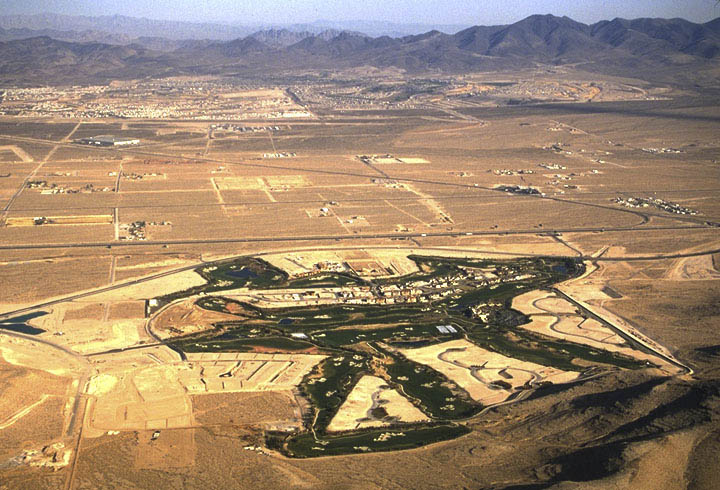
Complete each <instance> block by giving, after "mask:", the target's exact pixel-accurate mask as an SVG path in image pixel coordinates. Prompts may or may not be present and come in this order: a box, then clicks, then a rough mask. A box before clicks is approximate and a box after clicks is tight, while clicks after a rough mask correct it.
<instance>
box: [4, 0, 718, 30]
mask: <svg viewBox="0 0 720 490" xmlns="http://www.w3.org/2000/svg"><path fill="white" fill-rule="evenodd" d="M0 3H1V4H3V7H2V9H1V11H0V13H2V14H32V13H41V12H56V13H65V14H73V15H112V14H122V15H129V16H133V17H148V18H153V19H170V20H188V21H220V22H225V23H239V24H254V23H263V24H285V23H300V22H311V21H314V20H318V19H324V20H385V21H391V22H402V23H422V24H482V25H490V24H506V23H510V22H514V21H517V20H520V19H522V18H524V17H526V16H528V15H531V14H538V13H539V14H546V13H551V14H555V15H567V16H568V17H572V18H573V19H575V20H578V21H581V22H587V23H590V22H596V21H598V20H602V19H612V18H614V17H625V18H636V17H683V18H685V19H688V20H692V21H695V22H706V21H708V20H712V19H714V18H716V17H720V3H719V2H718V0H534V1H533V0H326V1H321V0H0Z"/></svg>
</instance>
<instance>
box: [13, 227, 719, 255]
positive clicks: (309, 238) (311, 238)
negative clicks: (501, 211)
mask: <svg viewBox="0 0 720 490" xmlns="http://www.w3.org/2000/svg"><path fill="white" fill-rule="evenodd" d="M713 228H714V227H710V226H707V225H687V226H679V225H676V226H648V227H643V228H635V227H630V226H623V227H610V228H605V227H603V228H600V227H579V228H554V229H552V230H542V229H537V228H533V229H524V230H504V231H502V230H493V231H488V230H466V231H460V230H457V231H443V232H427V233H417V232H412V233H368V234H362V233H358V234H352V235H303V236H285V237H247V238H204V239H202V238H201V239H184V240H183V239H180V240H143V241H139V240H138V241H133V240H128V241H123V242H115V241H112V242H78V243H19V244H15V245H0V250H37V249H72V248H98V247H104V248H112V247H157V246H165V245H167V246H170V245H213V244H215V245H217V244H232V243H273V242H275V243H281V242H327V241H341V240H377V239H391V240H392V239H400V240H409V239H413V238H415V239H417V238H426V237H461V236H469V235H478V236H506V235H549V236H552V234H555V233H614V232H632V233H637V232H651V231H670V230H674V231H686V230H706V229H713ZM700 255H702V254H700Z"/></svg>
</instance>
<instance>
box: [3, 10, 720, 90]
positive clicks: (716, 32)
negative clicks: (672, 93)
mask: <svg viewBox="0 0 720 490" xmlns="http://www.w3.org/2000/svg"><path fill="white" fill-rule="evenodd" d="M6 32H7V31H6V30H4V31H0V39H2V38H3V36H4V35H5V34H6ZM160 34H161V33H160ZM57 37H58V35H57V34H55V35H53V33H45V35H42V36H39V37H31V38H26V39H19V40H18V39H16V40H11V41H5V42H0V78H2V79H4V80H5V81H14V82H16V83H20V82H25V83H29V82H32V81H33V80H43V81H46V80H49V79H52V80H54V81H57V82H63V81H66V82H68V83H70V82H71V81H72V80H75V81H77V80H78V79H83V80H91V81H102V80H108V79H113V78H137V77H147V76H153V77H158V76H167V75H183V74H222V73H246V74H279V73H282V72H285V71H288V70H331V69H346V68H358V67H377V68H388V67H395V68H398V69H402V70H405V71H406V72H408V73H410V74H440V73H464V72H470V71H486V70H499V69H520V68H533V67H537V66H539V65H573V66H576V67H580V68H582V69H585V70H587V71H596V72H603V73H608V74H616V75H629V76H637V77H639V78H642V76H643V74H648V76H655V77H656V76H658V74H660V73H681V72H684V73H687V72H688V70H693V69H706V68H708V67H712V68H715V67H718V66H720V63H719V61H720V18H718V19H715V20H714V21H711V22H707V23H704V24H696V23H692V22H689V21H686V20H683V19H635V20H626V19H614V20H610V21H602V22H598V23H595V24H591V25H587V24H583V23H580V22H576V21H574V20H572V19H570V18H568V17H556V16H552V15H533V16H530V17H528V18H526V19H523V20H521V21H519V22H516V23H514V24H510V25H501V26H475V27H471V28H468V29H464V30H461V31H459V32H457V33H455V34H446V33H443V32H440V31H438V30H432V31H429V32H426V33H423V34H418V35H410V36H403V37H390V36H380V37H371V36H368V35H365V34H362V33H359V32H348V31H336V30H325V31H323V32H319V33H313V32H310V31H304V32H294V31H291V30H288V29H270V30H263V31H259V32H255V33H253V34H250V35H247V36H244V37H238V38H236V39H233V40H230V41H218V40H214V41H213V40H207V39H185V40H180V39H168V38H165V37H163V36H162V35H157V36H153V37H137V38H132V39H129V40H128V43H126V44H114V43H110V42H76V41H68V40H62V39H58V38H57Z"/></svg>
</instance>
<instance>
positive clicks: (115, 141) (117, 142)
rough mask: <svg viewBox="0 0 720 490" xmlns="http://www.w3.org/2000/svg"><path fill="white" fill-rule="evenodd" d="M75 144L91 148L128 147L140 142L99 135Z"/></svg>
mask: <svg viewBox="0 0 720 490" xmlns="http://www.w3.org/2000/svg"><path fill="white" fill-rule="evenodd" d="M75 142H76V143H79V144H81V145H92V146H129V145H139V144H140V140H139V139H135V138H116V137H115V136H110V135H106V134H103V135H99V136H93V137H91V138H82V139H79V140H75Z"/></svg>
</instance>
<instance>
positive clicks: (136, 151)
mask: <svg viewBox="0 0 720 490" xmlns="http://www.w3.org/2000/svg"><path fill="white" fill-rule="evenodd" d="M0 137H2V138H6V139H10V140H16V141H25V142H30V143H38V144H45V145H54V146H56V147H61V146H70V147H73V148H76V147H77V145H75V144H72V143H64V142H57V141H52V140H44V139H39V138H28V137H21V136H13V135H4V134H0ZM183 143H187V142H183ZM149 146H150V145H147V146H146V147H135V148H102V147H93V146H88V147H87V148H88V149H92V150H94V151H100V152H108V151H109V152H113V153H123V154H130V155H138V156H144V157H153V158H165V159H173V160H175V159H178V158H181V157H180V156H178V155H177V154H173V153H160V152H157V151H148V150H147V149H146V148H147V147H149ZM191 160H193V161H198V162H210V163H213V164H220V165H227V164H239V165H242V166H243V167H256V168H265V169H272V170H286V171H292V172H303V173H311V174H322V175H338V176H348V177H362V178H377V176H376V175H368V174H365V173H357V172H348V171H339V170H327V169H310V168H298V167H289V166H284V165H277V164H275V165H273V164H268V163H257V162H254V161H235V162H232V161H228V160H224V159H218V158H210V157H206V156H205V157H203V156H195V157H192V158H191ZM390 178H392V180H396V181H398V182H410V183H418V184H430V185H437V186H445V187H454V188H462V189H478V190H484V191H490V192H494V193H497V194H504V195H507V194H508V193H507V192H505V191H503V190H501V189H498V188H495V187H487V186H480V185H478V184H475V183H473V184H462V183H458V182H447V181H439V180H429V179H420V178H410V177H392V176H390ZM619 192H620V191H619ZM522 196H523V197H528V198H532V199H540V200H549V201H555V202H559V203H563V204H567V205H572V206H587V207H592V208H598V209H605V210H610V211H614V212H618V213H626V214H632V215H635V216H638V217H640V218H642V219H643V222H647V221H648V219H649V217H650V216H655V217H658V218H665V219H672V220H678V221H683V222H692V223H700V222H703V221H704V220H703V219H702V218H697V217H693V216H685V215H665V214H661V213H653V212H649V211H645V210H643V211H637V210H633V209H628V208H622V207H618V206H613V205H610V204H608V205H604V204H597V203H589V202H584V201H579V200H574V199H566V198H560V197H553V196H544V195H541V194H523V195H522ZM516 197H517V196H516Z"/></svg>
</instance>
